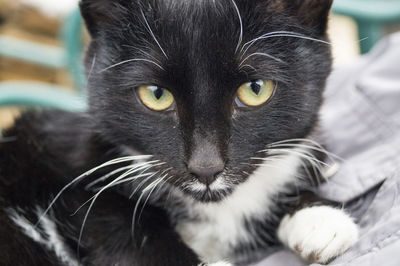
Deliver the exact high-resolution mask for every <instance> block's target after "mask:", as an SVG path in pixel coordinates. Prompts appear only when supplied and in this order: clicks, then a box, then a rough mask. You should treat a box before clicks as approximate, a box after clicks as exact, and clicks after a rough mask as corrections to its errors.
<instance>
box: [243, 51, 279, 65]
mask: <svg viewBox="0 0 400 266" xmlns="http://www.w3.org/2000/svg"><path fill="white" fill-rule="evenodd" d="M257 55H258V56H265V57H268V58H271V59H273V60H275V61H277V62H279V63H284V64H286V62H284V61H282V60H281V59H279V58H277V57H275V56H272V55H270V54H266V53H252V54H250V55H248V56H247V57H246V58H245V59H243V60H242V62H240V64H239V67H241V66H242V65H243V64H244V63H245V62H246V61H247V60H248V59H250V58H251V57H253V56H257Z"/></svg>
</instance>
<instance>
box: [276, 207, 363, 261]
mask: <svg viewBox="0 0 400 266" xmlns="http://www.w3.org/2000/svg"><path fill="white" fill-rule="evenodd" d="M358 234H359V233H358V226H357V225H356V224H355V223H354V221H353V220H352V218H351V217H350V216H349V215H347V214H346V213H345V212H344V211H343V210H340V209H335V208H332V207H328V206H314V207H309V208H304V209H302V210H299V211H297V212H296V213H295V214H293V215H286V216H285V217H284V218H283V219H282V221H281V223H280V225H279V228H278V238H279V239H280V241H281V242H282V243H284V244H285V245H286V246H288V247H289V248H290V249H292V250H293V251H295V252H296V253H297V254H299V255H300V256H301V257H302V258H303V259H304V260H307V261H310V262H315V263H327V262H329V261H331V260H332V259H334V258H336V257H338V256H339V255H341V254H343V253H344V252H345V251H346V250H347V249H349V248H351V247H352V246H353V245H354V244H355V243H356V242H357V240H358Z"/></svg>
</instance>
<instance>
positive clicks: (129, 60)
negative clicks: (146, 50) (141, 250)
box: [99, 58, 165, 73]
mask: <svg viewBox="0 0 400 266" xmlns="http://www.w3.org/2000/svg"><path fill="white" fill-rule="evenodd" d="M130 62H147V63H151V64H153V65H155V66H157V67H158V68H160V69H161V70H163V71H165V69H164V68H163V67H162V66H161V65H160V64H158V63H157V62H154V61H153V60H150V59H146V58H132V59H128V60H124V61H121V62H119V63H116V64H113V65H111V66H109V67H106V68H104V69H102V70H100V71H99V73H103V72H105V71H107V70H110V69H112V68H114V67H117V66H120V65H123V64H127V63H130Z"/></svg>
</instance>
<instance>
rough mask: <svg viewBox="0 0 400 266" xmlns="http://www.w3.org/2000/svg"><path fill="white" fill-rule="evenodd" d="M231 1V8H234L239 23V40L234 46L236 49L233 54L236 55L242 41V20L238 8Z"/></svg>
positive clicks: (233, 1)
mask: <svg viewBox="0 0 400 266" xmlns="http://www.w3.org/2000/svg"><path fill="white" fill-rule="evenodd" d="M231 1H232V4H233V6H234V7H235V11H236V13H237V15H238V18H239V23H240V34H239V40H238V43H237V46H236V49H235V54H236V53H237V52H238V50H239V47H240V45H241V44H242V41H243V20H242V15H241V14H240V11H239V8H238V6H237V4H236V2H235V0H231Z"/></svg>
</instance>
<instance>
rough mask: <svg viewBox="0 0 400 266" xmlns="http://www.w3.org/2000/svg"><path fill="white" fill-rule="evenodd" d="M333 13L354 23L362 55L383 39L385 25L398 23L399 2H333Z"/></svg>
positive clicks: (380, 0) (393, 0) (395, 0)
mask: <svg viewBox="0 0 400 266" xmlns="http://www.w3.org/2000/svg"><path fill="white" fill-rule="evenodd" d="M333 12H334V13H336V14H339V15H344V16H349V17H352V18H353V19H354V20H355V21H356V23H357V26H358V38H359V40H361V42H360V48H361V53H363V54H364V53H367V52H368V51H369V50H371V48H372V47H373V46H374V45H375V43H376V42H377V41H378V40H379V39H380V38H382V37H383V35H384V27H385V25H386V24H388V23H395V22H400V0H335V1H334V3H333Z"/></svg>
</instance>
